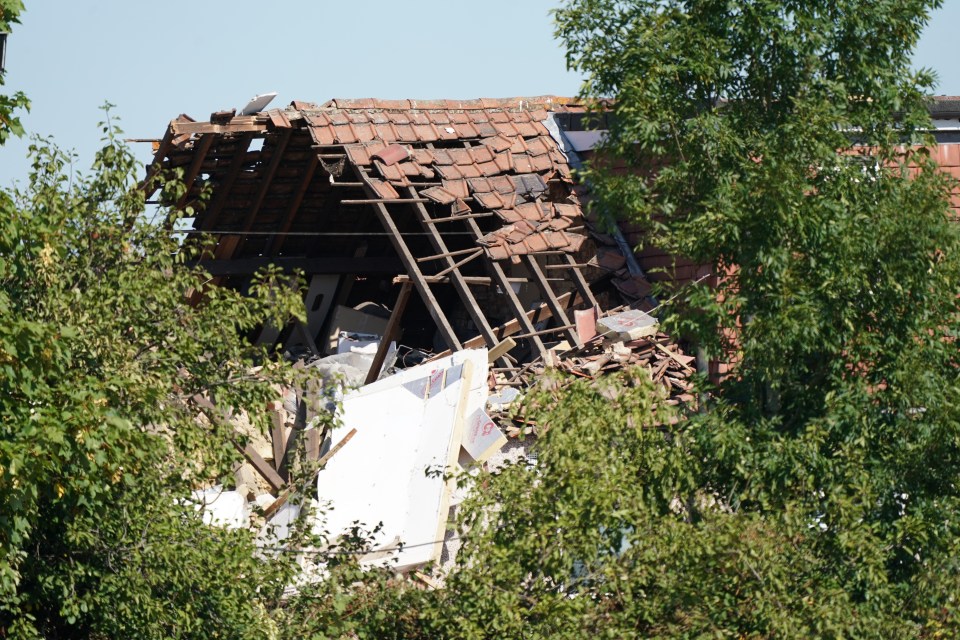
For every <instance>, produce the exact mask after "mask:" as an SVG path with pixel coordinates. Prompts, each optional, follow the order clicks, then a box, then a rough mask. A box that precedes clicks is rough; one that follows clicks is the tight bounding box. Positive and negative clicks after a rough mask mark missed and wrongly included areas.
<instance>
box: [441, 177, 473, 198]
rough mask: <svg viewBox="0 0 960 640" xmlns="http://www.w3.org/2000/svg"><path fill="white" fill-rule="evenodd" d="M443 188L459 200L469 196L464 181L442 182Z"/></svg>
mask: <svg viewBox="0 0 960 640" xmlns="http://www.w3.org/2000/svg"><path fill="white" fill-rule="evenodd" d="M443 188H444V189H446V190H447V191H449V192H450V193H452V194H454V195H455V196H457V197H459V198H466V197H469V196H470V190H469V189H468V188H467V181H466V180H443Z"/></svg>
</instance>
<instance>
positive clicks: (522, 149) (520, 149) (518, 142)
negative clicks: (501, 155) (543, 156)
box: [510, 136, 527, 153]
mask: <svg viewBox="0 0 960 640" xmlns="http://www.w3.org/2000/svg"><path fill="white" fill-rule="evenodd" d="M510 140H511V142H512V144H511V145H510V151H512V152H513V153H526V152H527V143H526V142H525V141H524V139H523V138H522V137H520V136H517V137H516V138H510Z"/></svg>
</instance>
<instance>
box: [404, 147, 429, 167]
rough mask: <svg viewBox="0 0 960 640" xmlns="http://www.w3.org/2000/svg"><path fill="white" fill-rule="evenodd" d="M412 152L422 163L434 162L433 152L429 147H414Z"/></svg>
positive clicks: (415, 158) (414, 157)
mask: <svg viewBox="0 0 960 640" xmlns="http://www.w3.org/2000/svg"><path fill="white" fill-rule="evenodd" d="M410 153H411V155H413V159H414V160H415V161H417V162H419V163H420V164H433V153H431V152H430V150H429V149H412V150H411V151H410Z"/></svg>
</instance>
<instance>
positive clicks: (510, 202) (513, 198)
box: [500, 193, 523, 209]
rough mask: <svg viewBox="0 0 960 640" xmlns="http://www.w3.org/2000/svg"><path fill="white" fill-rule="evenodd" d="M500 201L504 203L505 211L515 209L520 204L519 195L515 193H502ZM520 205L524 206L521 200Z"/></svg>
mask: <svg viewBox="0 0 960 640" xmlns="http://www.w3.org/2000/svg"><path fill="white" fill-rule="evenodd" d="M500 200H501V202H503V208H504V209H513V208H514V207H515V206H516V205H517V204H518V203H517V194H515V193H501V194H500ZM519 204H523V201H522V200H521V201H520V202H519Z"/></svg>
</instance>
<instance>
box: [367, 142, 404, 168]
mask: <svg viewBox="0 0 960 640" xmlns="http://www.w3.org/2000/svg"><path fill="white" fill-rule="evenodd" d="M373 157H374V158H376V159H377V160H379V161H380V162H382V163H383V164H385V165H388V166H389V165H391V164H396V163H398V162H401V161H403V160H406V159H407V158H409V157H410V149H409V148H407V147H404V146H402V145H399V144H391V145H389V146H386V147H384V148H383V149H382V150H381V151H379V152H377V153H375V154H373Z"/></svg>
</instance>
